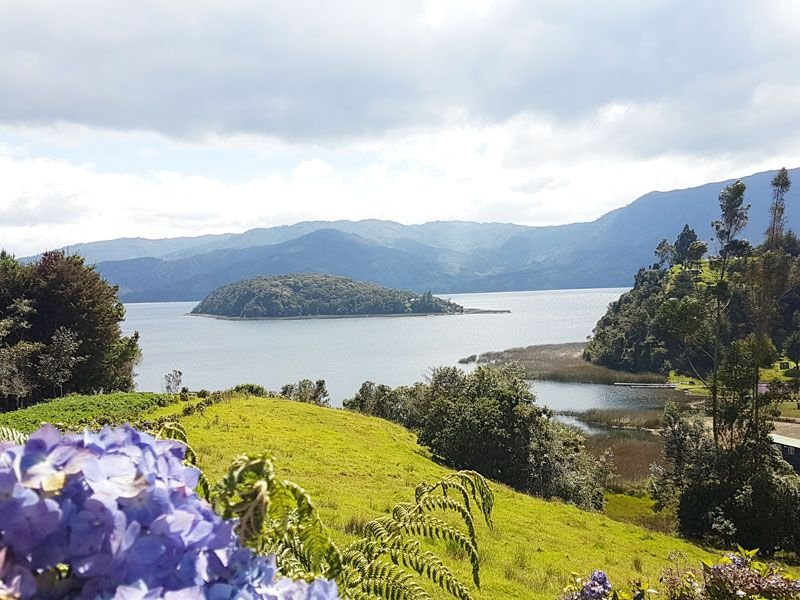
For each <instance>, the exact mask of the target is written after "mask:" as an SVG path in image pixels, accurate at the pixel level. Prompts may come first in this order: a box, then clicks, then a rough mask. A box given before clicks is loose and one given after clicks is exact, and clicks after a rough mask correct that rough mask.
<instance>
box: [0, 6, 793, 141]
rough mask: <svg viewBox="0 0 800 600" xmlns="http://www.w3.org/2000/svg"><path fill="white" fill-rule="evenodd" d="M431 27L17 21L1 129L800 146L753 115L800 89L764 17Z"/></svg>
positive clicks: (543, 17) (561, 11)
mask: <svg viewBox="0 0 800 600" xmlns="http://www.w3.org/2000/svg"><path fill="white" fill-rule="evenodd" d="M456 4H457V3H456ZM774 10H775V11H777V10H778V8H777V6H776V8H775V9H774ZM423 12H424V3H423V2H422V1H409V2H392V3H388V2H382V3H375V2H365V1H348V2H336V3H326V2H314V1H311V0H305V1H297V2H290V3H287V2H266V1H262V2H257V1H255V0H253V1H249V0H237V1H231V2H225V3H211V2H198V1H191V2H190V1H189V0H184V1H183V2H160V1H156V0H149V1H146V0H142V1H139V2H122V3H117V2H115V3H109V2H103V1H102V0H94V1H92V0H75V1H74V2H71V3H69V4H61V5H59V4H55V5H54V4H53V3H51V2H45V1H43V0H27V1H26V2H19V3H14V5H10V4H8V3H7V4H5V5H4V7H3V8H2V14H1V15H0V122H4V123H6V124H34V125H35V124H51V123H54V122H75V123H81V124H84V125H88V126H95V127H107V128H112V129H121V130H136V129H140V130H152V131H157V132H161V133H163V134H166V135H169V136H176V137H190V138H191V137H202V136H203V135H205V134H215V135H223V136H224V135H229V134H236V133H254V134H258V135H269V136H277V137H280V138H282V139H287V140H301V141H322V142H325V141H331V140H341V139H352V138H358V137H364V136H372V135H381V134H383V133H385V132H386V131H388V130H392V129H395V128H403V127H415V128H419V127H426V126H429V127H435V126H437V125H440V124H441V123H442V119H443V115H444V114H446V113H447V111H448V110H450V109H454V108H455V109H460V110H463V111H465V113H466V116H467V118H469V119H472V120H476V121H485V122H499V121H505V120H507V119H510V118H512V117H514V116H515V115H519V114H523V113H530V114H539V115H542V116H543V117H544V118H547V119H551V120H553V122H554V123H556V124H557V125H558V126H560V127H566V128H570V127H574V126H576V125H578V124H580V123H585V122H587V121H591V119H592V118H593V115H594V114H595V112H596V110H597V109H598V107H601V106H603V105H605V104H607V103H611V102H618V103H632V104H643V105H648V104H652V105H658V106H662V107H664V109H665V112H664V114H666V115H667V116H668V117H669V118H671V119H677V120H678V122H676V123H671V122H667V123H662V122H655V123H652V122H642V123H627V124H626V128H625V129H623V130H621V131H619V132H618V135H617V136H616V137H615V138H614V139H613V140H610V144H611V146H612V149H613V148H614V147H616V148H617V149H618V150H619V151H621V152H628V153H634V154H636V153H645V154H647V153H660V152H666V151H687V150H688V151H703V150H716V149H717V148H726V149H727V150H735V149H737V148H745V147H748V145H750V147H752V145H753V144H760V143H764V144H767V143H770V144H774V143H775V141H776V140H781V139H783V140H785V139H794V137H795V136H797V135H800V119H798V118H797V116H798V115H797V109H796V106H797V104H796V103H795V104H792V106H782V107H775V106H769V105H763V104H759V103H758V102H756V101H755V100H754V96H753V91H754V90H755V89H757V88H758V87H759V86H763V85H764V84H772V83H781V84H785V85H789V86H791V85H796V86H800V71H798V70H797V68H796V65H797V64H798V63H800V37H798V36H786V37H781V36H779V35H776V34H775V31H774V26H773V25H771V24H770V23H767V22H766V21H765V19H766V18H767V17H768V16H770V15H769V13H767V11H766V9H765V7H764V5H763V3H760V2H757V1H755V0H751V1H746V0H735V1H732V2H727V3H724V4H721V3H719V2H713V1H710V0H705V1H703V0H699V1H697V0H695V1H690V0H681V1H668V0H660V1H656V2H641V1H640V0H618V1H616V2H607V3H598V2H585V3H568V2H559V1H555V0H552V1H546V0H540V1H536V2H534V1H525V0H519V1H508V2H501V3H497V4H495V5H493V7H492V9H491V10H490V11H489V13H488V14H487V15H486V16H485V17H478V16H470V15H469V14H462V15H461V16H458V15H454V16H453V17H452V18H453V19H455V21H456V22H455V23H451V22H448V23H445V24H444V25H443V26H442V27H441V28H438V29H437V28H426V26H425V25H424V24H423V23H422V21H421V15H422V14H423ZM467 13H468V11H467ZM765 123H766V125H765ZM743 129H744V131H743ZM748 135H752V136H756V137H755V139H754V138H753V137H748ZM545 150H546V149H545Z"/></svg>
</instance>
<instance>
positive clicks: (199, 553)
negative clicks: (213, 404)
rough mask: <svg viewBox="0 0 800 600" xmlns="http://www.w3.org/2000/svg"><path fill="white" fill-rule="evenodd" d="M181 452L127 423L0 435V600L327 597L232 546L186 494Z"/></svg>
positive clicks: (222, 528) (330, 593) (188, 486)
mask: <svg viewBox="0 0 800 600" xmlns="http://www.w3.org/2000/svg"><path fill="white" fill-rule="evenodd" d="M19 435H21V434H15V436H17V438H18V441H20V440H19V437H18V436H19ZM186 450H187V448H186V446H184V445H183V444H181V443H179V442H175V441H171V440H163V439H162V440H157V439H156V438H154V437H152V436H150V435H147V434H145V433H142V432H139V431H136V430H135V429H133V428H131V427H129V426H123V427H119V428H117V429H110V428H104V429H103V430H102V431H100V432H99V433H90V432H88V431H87V432H85V433H84V434H82V435H75V434H72V435H66V436H62V435H61V434H60V433H59V432H58V431H57V430H56V429H55V428H53V427H51V426H44V427H42V428H41V429H39V430H38V431H36V432H35V433H34V434H33V435H31V436H30V438H28V439H27V440H26V441H25V443H24V444H15V443H8V442H6V443H2V442H0V597H2V598H9V599H10V598H21V599H28V598H44V599H47V598H53V599H62V598H86V599H94V598H111V597H114V598H175V599H176V600H177V599H179V598H180V599H183V600H191V599H203V598H209V599H215V600H216V599H220V600H221V599H228V598H231V599H233V598H237V599H242V600H245V599H251V598H252V599H258V598H289V597H291V598H298V599H301V598H314V599H330V600H333V599H334V598H337V597H338V596H337V591H336V585H335V584H334V583H332V582H327V581H323V580H318V581H314V582H313V583H307V582H306V581H304V580H297V581H293V580H291V579H288V578H279V577H276V564H275V558H274V557H271V556H259V555H257V554H254V553H253V552H252V551H250V550H249V549H247V548H245V547H243V546H241V544H240V541H239V538H238V536H237V535H236V533H235V532H234V523H233V522H232V521H227V520H224V519H222V518H221V517H219V516H217V515H216V514H215V513H214V512H213V511H212V510H210V507H209V505H208V504H207V503H206V502H205V501H203V500H202V499H201V498H200V497H199V496H198V495H197V494H196V493H195V492H194V487H195V485H196V484H197V481H198V475H199V472H198V470H197V469H196V468H194V467H191V466H187V465H186V464H185V463H184V459H185V458H187V454H186Z"/></svg>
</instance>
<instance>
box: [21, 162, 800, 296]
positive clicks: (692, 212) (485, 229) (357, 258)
mask: <svg viewBox="0 0 800 600" xmlns="http://www.w3.org/2000/svg"><path fill="white" fill-rule="evenodd" d="M774 175H775V171H768V172H764V173H757V174H755V175H751V176H748V177H743V178H742V180H743V181H744V182H745V183H746V185H747V201H748V202H749V203H751V204H752V208H751V209H750V220H749V223H748V226H747V228H746V230H745V232H744V237H746V238H747V239H749V240H750V241H751V242H753V243H758V242H760V240H761V239H762V237H763V232H764V230H765V229H766V226H767V219H768V207H769V204H770V202H771V189H770V181H771V180H772V178H773V177H774ZM789 175H790V177H791V178H792V179H793V180H795V182H797V183H796V185H795V187H794V188H793V189H792V190H791V191H790V192H789V193H788V194H787V217H788V223H789V226H790V227H791V228H793V229H794V230H795V231H798V230H800V208H798V207H797V204H798V202H799V201H800V169H793V170H791V171H789ZM728 183H730V181H722V182H715V183H709V184H705V185H702V186H699V187H694V188H689V189H683V190H674V191H669V192H651V193H648V194H646V195H644V196H642V197H640V198H638V199H637V200H635V201H634V202H632V203H631V204H628V205H627V206H624V207H622V208H619V209H616V210H613V211H611V212H609V213H607V214H605V215H603V216H602V217H600V218H598V219H596V220H595V221H591V222H586V223H573V224H568V225H556V226H548V227H529V226H524V225H515V224H508V223H474V222H467V221H436V222H431V223H424V224H421V225H403V224H400V223H395V222H392V221H379V220H365V221H304V222H301V223H296V224H294V225H288V226H280V227H270V228H259V229H251V230H249V231H246V232H244V233H241V234H221V235H204V236H199V237H182V238H170V239H145V238H123V239H115V240H109V241H102V242H91V243H85V244H76V245H74V246H70V247H68V248H66V250H68V251H70V252H76V253H79V254H81V255H83V256H84V257H85V258H86V260H87V262H89V263H93V264H95V265H96V267H97V269H98V271H99V272H100V273H101V274H102V275H103V276H104V277H105V278H106V279H108V280H109V281H110V282H111V283H113V284H116V285H118V286H119V294H120V298H121V299H122V300H123V301H125V302H153V301H179V300H187V301H188V300H200V299H202V298H203V297H205V296H206V295H207V294H208V293H209V292H210V291H212V290H213V289H215V288H217V287H219V286H221V285H224V284H227V283H231V282H233V281H238V280H241V279H245V278H249V277H254V276H257V275H279V274H288V273H307V272H315V273H327V274H334V275H343V276H347V277H352V278H354V279H359V280H363V281H368V282H371V283H376V284H379V285H384V286H388V287H393V288H401V289H408V290H412V291H417V292H421V291H425V290H428V289H430V290H433V291H435V292H438V293H443V292H444V293H447V292H451V293H455V292H482V291H513V290H540V289H567V288H595V287H627V286H630V285H632V282H633V276H634V274H635V273H636V271H637V270H638V269H639V268H640V267H642V266H644V265H647V264H650V263H652V262H654V256H653V249H654V248H655V247H656V245H657V244H658V242H659V241H660V240H661V239H662V238H667V239H669V240H674V239H675V237H676V236H677V235H678V233H679V232H680V230H681V229H682V228H683V226H684V224H686V223H688V224H689V226H690V227H693V228H694V229H695V230H696V231H697V233H698V235H699V236H700V237H701V238H702V239H706V240H710V239H711V237H712V229H711V221H712V220H713V219H715V218H717V217H718V214H719V204H718V200H717V198H718V195H719V192H720V190H721V189H722V188H723V187H724V186H725V185H727V184H728ZM712 247H713V246H712ZM31 258H35V257H28V259H31Z"/></svg>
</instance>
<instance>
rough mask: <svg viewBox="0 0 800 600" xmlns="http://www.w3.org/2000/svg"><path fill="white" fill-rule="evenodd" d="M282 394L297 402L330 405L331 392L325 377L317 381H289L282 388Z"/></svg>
mask: <svg viewBox="0 0 800 600" xmlns="http://www.w3.org/2000/svg"><path fill="white" fill-rule="evenodd" d="M280 395H281V396H283V397H284V398H288V399H289V400H296V401H297V402H305V403H307V404H316V405H317V406H330V394H328V388H327V386H326V385H325V380H324V379H317V381H316V382H314V381H311V380H310V379H301V380H300V381H298V382H297V383H287V384H286V385H284V386H283V387H282V388H281V391H280Z"/></svg>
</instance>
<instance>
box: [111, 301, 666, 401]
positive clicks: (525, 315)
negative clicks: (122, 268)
mask: <svg viewBox="0 0 800 600" xmlns="http://www.w3.org/2000/svg"><path fill="white" fill-rule="evenodd" d="M624 291H626V290H625V289H618V288H613V289H592V290H551V291H537V292H500V293H485V294H453V295H450V296H445V297H450V298H452V300H453V301H455V302H457V303H459V304H461V305H463V306H465V307H469V308H482V309H493V310H501V309H509V310H511V313H507V314H468V315H448V316H412V317H369V318H348V319H307V320H275V321H269V320H267V321H264V320H259V321H231V320H222V319H213V318H208V317H199V316H189V315H188V314H187V313H188V312H189V311H191V309H192V308H193V307H194V306H195V304H196V303H194V302H163V303H142V304H127V305H126V306H125V308H126V311H127V317H126V320H125V322H124V323H123V330H124V331H125V332H126V334H130V333H132V332H133V331H138V332H139V334H140V336H141V341H140V344H141V348H142V353H143V359H142V362H141V363H140V364H139V366H138V367H137V373H138V376H137V378H136V383H137V387H138V389H139V390H144V391H161V390H162V389H163V381H164V374H165V373H167V372H168V371H170V370H172V369H178V370H180V371H182V372H183V383H184V385H186V386H188V387H189V388H190V389H192V390H199V389H204V388H205V389H209V390H217V389H224V388H228V387H231V386H233V385H236V384H237V383H259V384H261V385H263V386H265V387H267V388H268V389H273V390H277V389H279V388H280V387H281V386H282V385H283V384H285V383H293V382H296V381H298V380H299V379H303V378H308V379H312V380H316V379H324V380H325V381H326V383H327V385H328V390H329V392H330V394H331V403H332V404H334V405H337V406H339V405H341V403H342V400H344V399H345V398H348V397H351V396H353V395H354V394H355V392H356V391H357V390H358V388H359V387H360V385H361V383H362V382H363V381H366V380H372V381H375V382H378V383H384V384H387V385H390V386H397V385H405V384H411V383H413V382H415V381H419V380H420V379H421V378H423V377H424V376H425V374H426V373H428V371H429V369H430V368H431V367H434V366H449V365H456V364H457V361H458V359H459V358H463V357H466V356H469V355H471V354H480V353H482V352H486V351H490V350H504V349H507V348H513V347H517V346H529V345H532V344H555V343H563V342H580V341H584V340H585V339H586V337H587V336H588V335H589V334H591V332H592V328H593V327H594V325H595V323H596V322H597V320H598V319H599V318H600V317H601V316H602V315H603V313H604V312H605V310H606V308H607V306H608V304H609V303H610V302H612V301H614V300H616V299H617V298H618V297H619V295H620V294H621V293H622V292H624ZM534 389H535V390H536V392H537V394H538V396H539V400H540V401H541V402H542V403H543V404H547V405H549V406H551V407H552V408H554V409H556V410H583V409H586V408H591V407H597V406H607V407H631V406H640V407H651V406H660V405H662V404H663V401H664V398H665V397H667V394H664V391H663V390H657V391H655V390H631V389H626V388H615V387H613V386H602V385H585V384H563V383H553V382H538V383H536V384H535V385H534Z"/></svg>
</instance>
